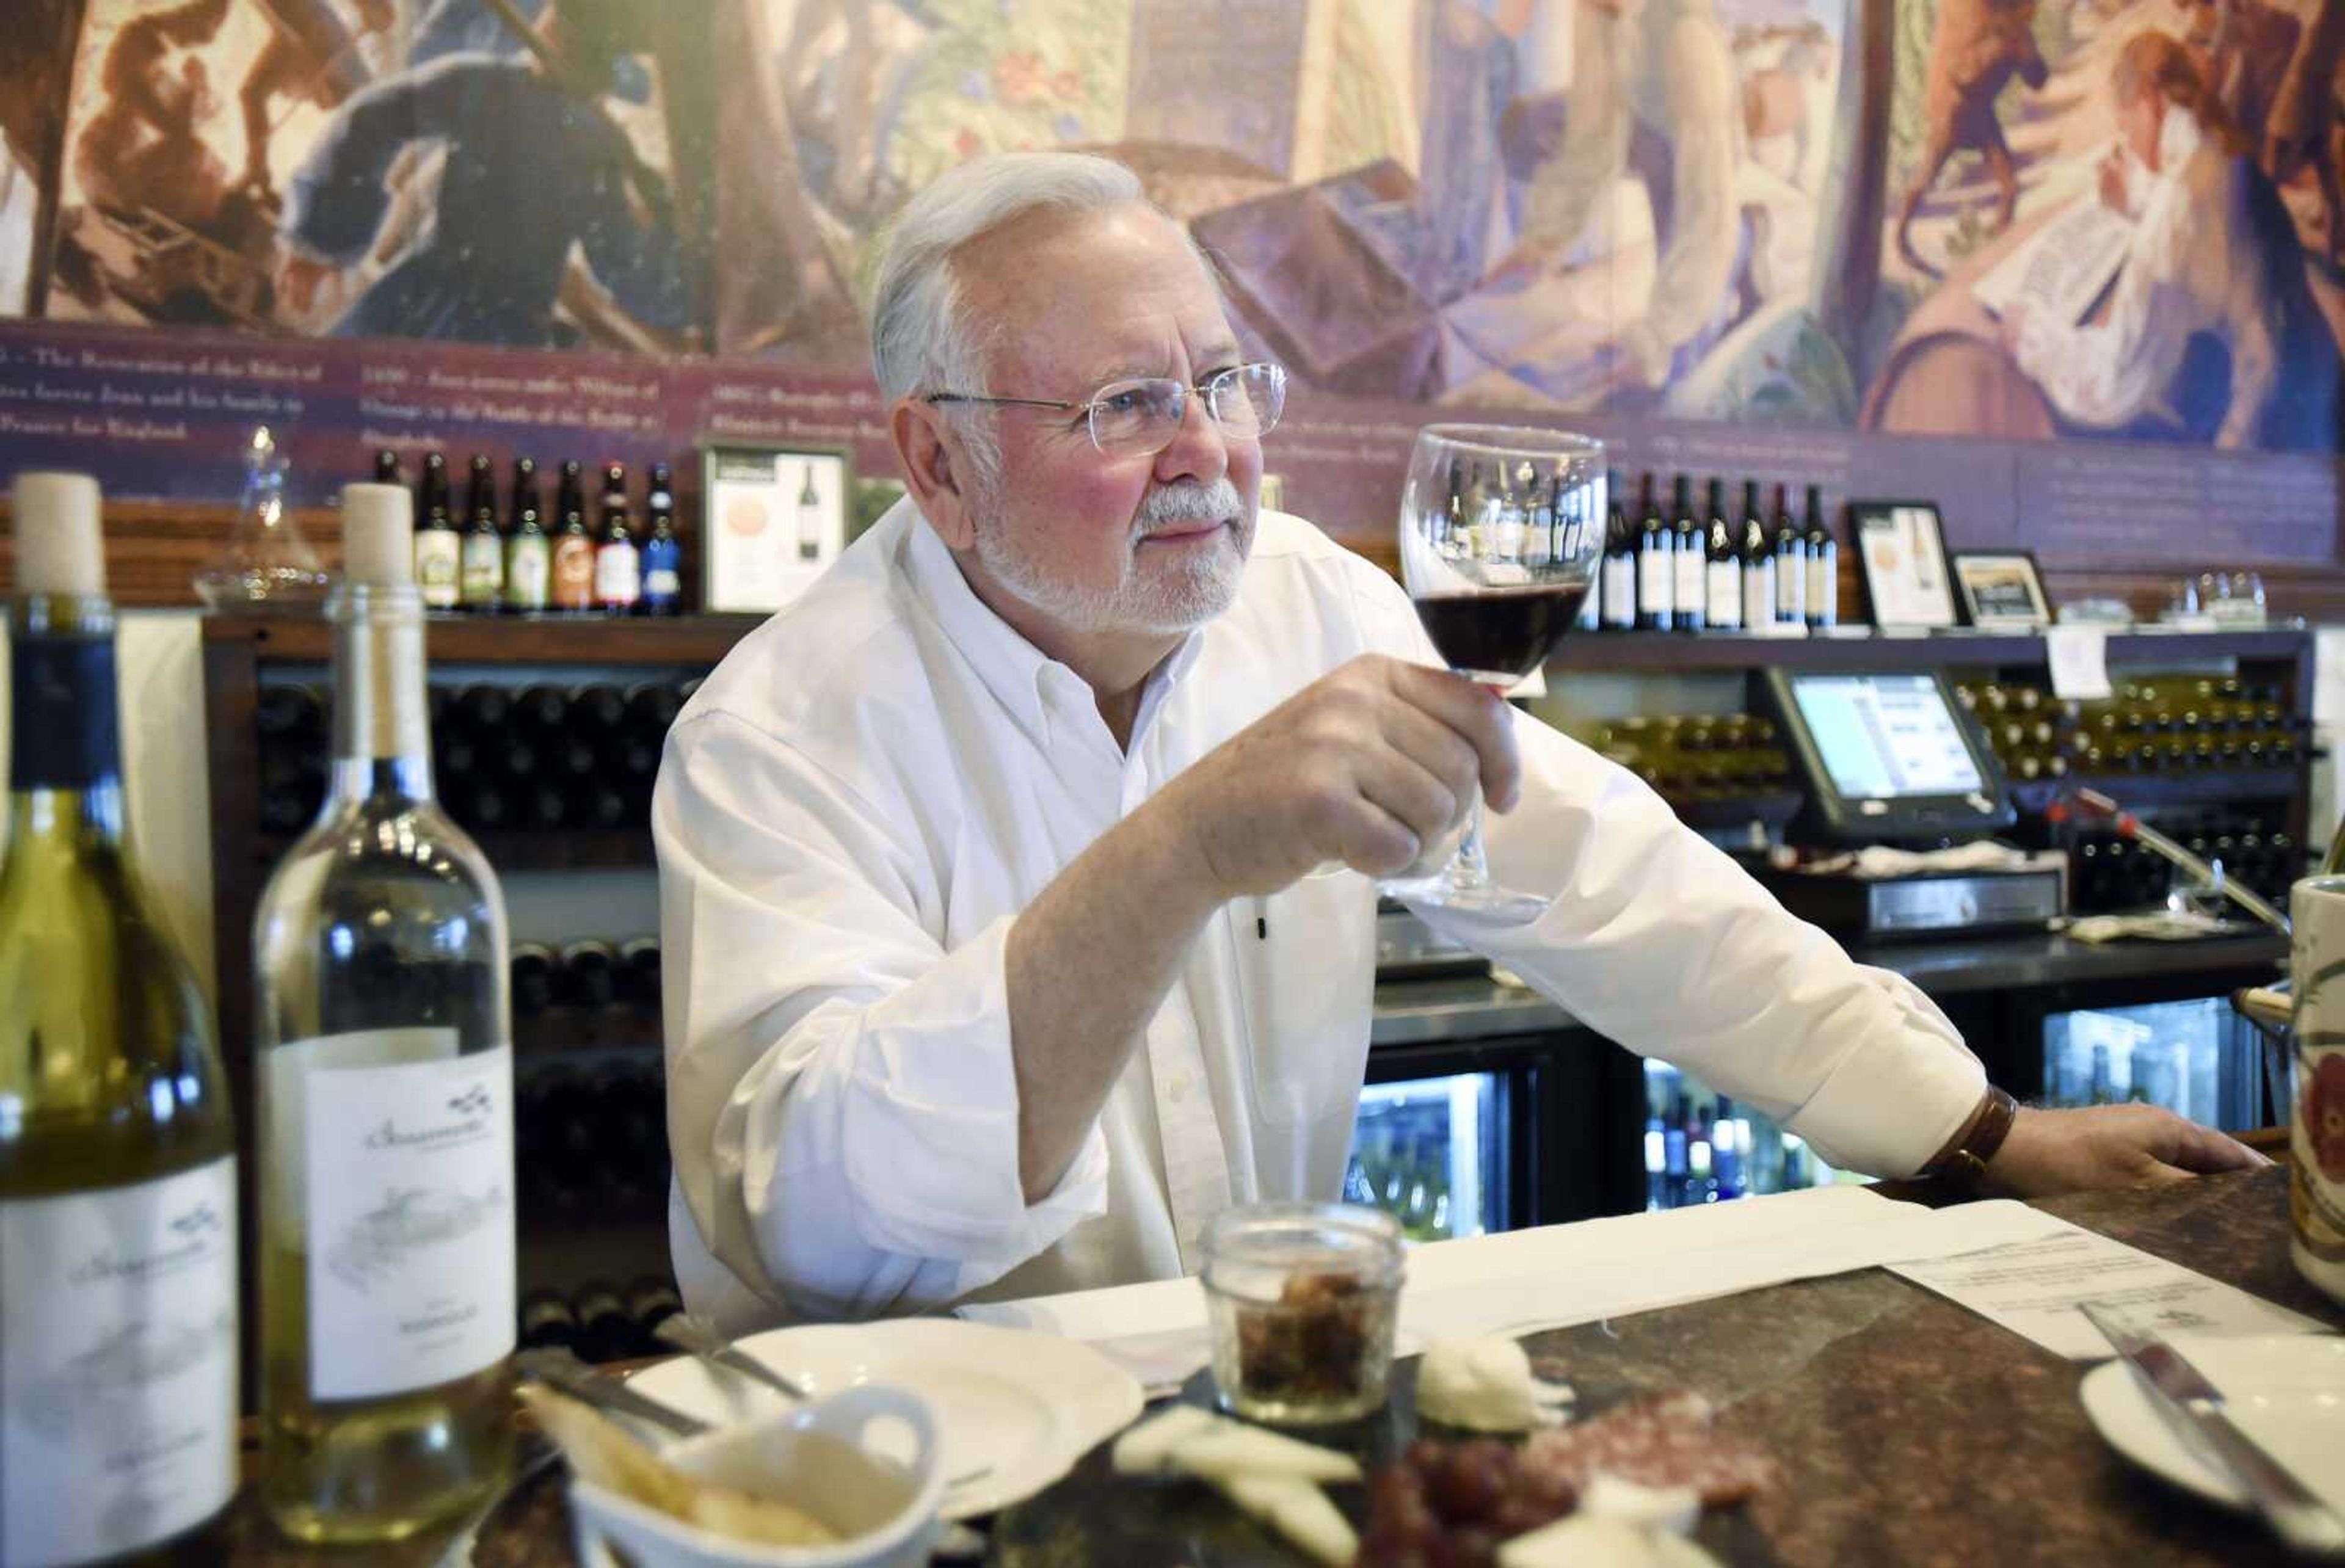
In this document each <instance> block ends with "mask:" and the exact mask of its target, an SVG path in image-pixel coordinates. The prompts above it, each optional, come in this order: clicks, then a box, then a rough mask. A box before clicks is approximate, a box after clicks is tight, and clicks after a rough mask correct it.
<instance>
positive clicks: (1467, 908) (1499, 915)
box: [1376, 875, 1552, 926]
mask: <svg viewBox="0 0 2345 1568" xmlns="http://www.w3.org/2000/svg"><path fill="white" fill-rule="evenodd" d="M1376 891H1377V892H1378V893H1381V894H1383V895H1385V896H1386V898H1397V899H1399V900H1400V901H1401V902H1402V903H1404V904H1423V905H1429V906H1431V907H1434V908H1436V909H1448V910H1454V911H1456V912H1457V914H1460V915H1469V916H1473V917H1474V918H1475V919H1477V920H1480V921H1485V922H1487V923H1488V924H1490V925H1493V926H1528V925H1529V924H1530V923H1531V922H1532V921H1534V920H1536V919H1538V917H1539V916H1542V915H1544V914H1546V913H1547V906H1548V904H1549V903H1551V902H1552V900H1549V899H1546V898H1541V897H1540V896H1538V895H1537V894H1534V893H1518V892H1516V891H1515V890H1514V889H1513V888H1511V887H1496V886H1489V885H1483V886H1479V887H1474V886H1460V885H1457V883H1455V882H1452V881H1451V880H1450V879H1449V878H1448V876H1447V875H1433V876H1401V877H1394V878H1392V879H1390V880H1388V881H1384V882H1379V883H1377V884H1376Z"/></svg>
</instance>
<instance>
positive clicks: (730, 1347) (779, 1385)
mask: <svg viewBox="0 0 2345 1568" xmlns="http://www.w3.org/2000/svg"><path fill="white" fill-rule="evenodd" d="M652 1333H653V1335H654V1337H655V1338H657V1339H659V1340H664V1341H665V1342H666V1343H668V1344H671V1345H674V1346H675V1348H676V1349H677V1350H679V1351H691V1352H692V1353H693V1354H694V1355H695V1356H698V1357H700V1358H701V1359H702V1360H703V1361H715V1362H716V1364H717V1365H718V1366H720V1367H725V1368H728V1369H730V1370H731V1371H736V1372H738V1373H739V1374H740V1375H741V1376H743V1377H745V1378H748V1379H750V1380H751V1381H756V1382H760V1383H763V1384H765V1385H766V1387H767V1388H769V1389H771V1390H773V1391H775V1392H776V1393H777V1394H780V1395H781V1396H782V1397H783V1398H784V1399H789V1400H797V1401H799V1402H801V1403H803V1402H805V1400H806V1397H807V1391H806V1389H805V1387H804V1385H802V1384H800V1383H799V1382H798V1381H797V1380H796V1379H794V1378H786V1377H784V1376H782V1374H781V1373H779V1372H777V1371H774V1369H773V1368H771V1367H769V1366H767V1365H766V1363H765V1362H763V1361H759V1360H757V1358H756V1357H755V1356H753V1355H750V1354H749V1353H748V1352H747V1351H744V1350H742V1349H741V1348H740V1347H739V1346H737V1345H736V1344H734V1343H733V1342H732V1341H731V1340H727V1339H726V1337H725V1336H724V1335H722V1334H720V1333H718V1332H717V1331H716V1329H715V1327H713V1326H712V1325H711V1324H709V1323H707V1322H706V1321H705V1320H702V1319H699V1318H695V1317H694V1316H693V1315H692V1314H691V1313H689V1312H670V1313H669V1314H668V1315H667V1316H666V1317H665V1318H662V1319H661V1320H659V1326H658V1327H656V1328H655V1329H654V1330H652Z"/></svg>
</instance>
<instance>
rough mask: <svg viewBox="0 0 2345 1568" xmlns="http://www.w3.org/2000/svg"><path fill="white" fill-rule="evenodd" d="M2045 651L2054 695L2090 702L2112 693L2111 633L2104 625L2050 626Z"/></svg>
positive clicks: (2046, 632)
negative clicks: (2110, 688) (2110, 690)
mask: <svg viewBox="0 0 2345 1568" xmlns="http://www.w3.org/2000/svg"><path fill="white" fill-rule="evenodd" d="M2044 650H2045V653H2046V657H2047V658H2048V659H2049V660H2050V662H2051V665H2052V694H2053V695H2054V696H2056V697H2057V698H2059V699H2061V700H2062V701H2063V702H2089V701H2091V700H2093V699H2095V698H2098V697H2106V696H2107V695H2108V694H2109V633H2108V630H2107V628H2106V627H2102V626H2047V627H2046V628H2045V630H2044Z"/></svg>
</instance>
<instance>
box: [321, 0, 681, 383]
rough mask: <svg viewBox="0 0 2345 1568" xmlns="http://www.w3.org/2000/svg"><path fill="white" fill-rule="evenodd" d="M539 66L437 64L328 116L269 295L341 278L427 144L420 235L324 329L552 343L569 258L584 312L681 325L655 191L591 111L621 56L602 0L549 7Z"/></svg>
mask: <svg viewBox="0 0 2345 1568" xmlns="http://www.w3.org/2000/svg"><path fill="white" fill-rule="evenodd" d="M540 33H541V35H542V36H543V37H544V38H545V39H546V40H547V42H548V43H549V45H550V46H552V48H553V52H554V56H555V61H556V62H558V63H550V62H549V61H546V60H542V59H539V58H536V57H534V56H530V57H520V58H515V57H507V56H494V55H487V54H462V53H460V54H453V55H448V56H443V57H442V58H440V59H438V60H435V61H432V62H431V63H430V64H428V65H424V66H416V67H412V68H411V69H409V70H407V71H405V72H402V73H401V74H400V75H398V76H392V77H390V78H387V79H385V80H383V81H381V82H379V83H377V84H376V85H375V86H371V87H369V88H368V89H367V90H366V91H365V92H363V93H361V94H360V95H359V96H357V97H354V98H352V99H351V100H350V102H349V103H347V104H345V105H343V106H341V108H340V109H339V110H338V111H336V113H335V114H334V116H332V117H331V119H330V121H329V122H328V124H327V126H326V128H325V130H324V131H323V132H322V133H321V134H320V137H319V138H318V141H317V144H316V145H315V147H313V148H312V149H311V151H310V157H309V158H308V159H307V160H306V161H305V162H304V164H303V165H302V167H301V169H300V171H299V173H298V174H297V175H296V176H295V177H294V178H293V180H292V183H291V186H290V188H289V191H288V193H287V197H288V198H287V204H286V208H285V215H284V219H283V223H282V225H281V230H280V238H281V240H282V243H283V246H284V248H285V252H286V257H285V260H284V262H283V263H282V265H281V268H280V284H281V287H282V288H283V289H284V292H285V295H286V297H287V298H288V299H289V301H290V302H291V304H292V306H293V308H294V309H296V310H297V311H299V310H304V309H308V308H309V306H310V301H311V299H312V298H314V296H315V294H316V291H317V290H318V289H319V288H320V285H322V284H323V283H324V282H325V281H326V280H327V279H328V278H330V277H332V276H334V275H335V274H337V273H339V272H341V271H343V270H344V269H348V268H355V267H358V266H359V265H360V263H362V262H363V261H364V260H365V259H366V258H367V257H368V255H369V253H370V251H371V250H372V249H373V248H374V247H375V245H376V243H377V239H378V237H379V234H380V231H381V228H383V226H384V224H385V221H386V219H387V217H389V216H390V210H391V199H392V189H393V181H392V180H391V175H392V172H393V170H394V167H395V166H397V165H398V164H399V163H400V161H401V157H402V155H404V154H405V153H406V151H407V149H408V148H409V147H411V146H412V145H414V144H416V143H418V142H421V141H424V140H427V139H428V140H431V141H436V142H440V143H442V144H443V145H444V146H445V147H446V157H445V160H444V164H443V167H442V173H441V176H440V183H439V191H438V195H437V197H436V200H435V202H434V207H433V210H432V212H431V221H430V222H428V223H426V224H424V225H422V226H421V228H420V230H419V232H418V233H417V235H416V237H415V238H414V239H413V240H412V242H411V244H410V245H409V246H408V248H406V250H405V251H404V252H403V254H401V256H400V257H399V258H397V259H396V260H395V261H393V262H391V265H390V267H389V268H388V270H386V271H384V272H383V273H382V274H381V276H380V277H379V278H375V279H374V280H373V282H372V283H371V286H369V287H367V288H366V290H365V292H364V293H363V294H362V295H360V298H358V300H357V301H356V303H354V304H353V305H352V306H351V307H350V309H349V310H348V311H346V312H345V313H344V314H343V315H342V317H341V318H340V320H338V321H337V322H335V324H334V326H333V328H332V330H333V331H334V332H335V333H337V334H340V335H344V336H352V337H409V338H438V339H454V340H458V341H463V342H472V343H496V344H511V345H531V346H554V345H556V344H558V343H559V342H560V341H561V335H560V329H559V327H558V323H557V320H556V317H555V305H556V302H557V297H559V298H560V300H561V302H562V303H563V304H564V305H565V306H566V305H570V304H571V303H572V301H573V298H574V294H575V292H576V288H577V285H576V283H575V281H574V279H571V278H568V277H567V276H566V275H567V274H568V273H569V271H570V268H571V253H572V248H573V247H574V246H575V247H576V248H578V250H579V251H580V252H582V253H583V255H584V261H585V265H586V267H587V268H589V269H590V270H591V273H592V284H593V286H594V289H595V291H596V293H597V297H598V298H599V295H600V294H604V293H606V294H607V296H608V297H609V299H610V300H611V301H612V302H613V303H614V304H615V305H616V307H617V308H618V309H619V310H621V311H623V312H624V317H625V318H626V319H630V320H632V321H633V322H634V323H638V324H640V325H641V326H643V327H649V328H653V329H662V330H670V331H673V330H676V329H682V328H683V327H684V326H685V325H686V323H687V319H688V313H689V312H688V305H687V299H686V295H687V292H688V290H687V288H686V286H685V272H684V263H683V257H682V252H681V248H680V246H679V243H678V239H677V236H676V233H675V225H674V222H673V218H672V215H671V209H670V207H669V205H668V203H667V200H666V198H665V187H662V186H661V185H660V184H659V182H658V181H657V180H656V178H655V177H653V176H651V175H650V173H649V171H648V170H646V169H645V167H644V166H643V165H642V163H641V161H640V160H639V159H638V158H636V157H635V156H634V150H633V148H632V147H631V145H630V144H629V143H628V141H627V137H626V134H625V132H624V131H623V130H622V129H621V128H620V127H619V126H617V125H616V124H614V122H613V121H612V120H611V118H610V117H609V116H608V115H607V114H606V113H605V112H604V109H603V108H602V106H601V104H600V99H601V97H602V96H604V94H605V93H606V92H607V91H608V88H609V86H610V83H611V79H612V72H613V68H614V65H615V63H616V62H617V61H618V60H619V59H620V58H621V57H622V56H624V55H625V54H627V53H629V52H630V49H629V39H628V36H627V14H626V8H625V7H624V5H617V4H581V3H578V0H565V3H563V4H561V5H557V6H555V7H554V9H553V15H551V16H550V17H549V18H547V20H546V21H545V23H544V24H543V25H541V28H540Z"/></svg>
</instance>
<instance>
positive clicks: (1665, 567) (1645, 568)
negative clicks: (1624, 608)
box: [1637, 550, 1677, 615]
mask: <svg viewBox="0 0 2345 1568" xmlns="http://www.w3.org/2000/svg"><path fill="white" fill-rule="evenodd" d="M1673 564H1674V563H1673V562H1672V561H1670V557H1669V556H1668V554H1667V553H1666V552H1664V551H1659V550H1649V551H1644V552H1643V553H1642V554H1640V555H1639V556H1638V557H1637V608H1638V609H1639V611H1641V612H1644V613H1645V614H1648V615H1667V614H1668V613H1669V612H1670V610H1671V609H1673V608H1674V607H1675V603H1676V600H1677V594H1676V593H1675V592H1673V590H1674V589H1675V588H1676V586H1677V585H1676V583H1675V582H1672V581H1671V578H1672V577H1673V575H1674V573H1673V572H1672V571H1671V568H1672V566H1673Z"/></svg>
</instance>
